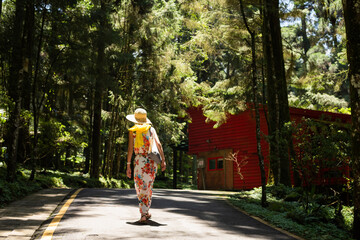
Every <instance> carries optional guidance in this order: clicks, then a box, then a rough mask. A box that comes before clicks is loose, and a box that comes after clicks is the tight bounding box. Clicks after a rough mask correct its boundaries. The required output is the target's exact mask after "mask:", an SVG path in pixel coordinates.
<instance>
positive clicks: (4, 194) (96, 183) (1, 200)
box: [0, 167, 133, 207]
mask: <svg viewBox="0 0 360 240" xmlns="http://www.w3.org/2000/svg"><path fill="white" fill-rule="evenodd" d="M29 176H30V171H29V170H27V169H22V170H21V171H19V172H18V173H17V179H16V181H15V182H13V183H8V182H6V181H5V178H6V169H5V168H3V167H0V207H1V206H4V205H5V204H8V203H10V202H12V201H15V200H17V199H20V198H23V197H25V196H26V195H28V194H31V193H33V192H36V191H39V190H40V189H44V188H125V189H129V188H130V187H131V186H132V185H133V183H132V181H131V180H129V179H128V178H127V177H126V176H123V178H121V179H114V178H111V179H109V178H103V177H101V178H100V179H93V178H90V177H89V175H88V174H82V173H72V174H69V173H63V172H59V171H47V172H44V173H40V174H37V176H36V178H35V179H34V181H29V180H28V178H29Z"/></svg>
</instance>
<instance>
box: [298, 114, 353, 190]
mask: <svg viewBox="0 0 360 240" xmlns="http://www.w3.org/2000/svg"><path fill="white" fill-rule="evenodd" d="M292 132H294V133H296V134H295V137H294V138H295V139H294V142H295V146H294V147H295V149H296V150H297V151H298V153H299V154H298V156H300V157H297V158H295V159H294V160H293V166H294V169H295V170H296V171H297V172H298V173H299V174H300V177H301V179H302V181H303V183H304V185H305V186H314V184H315V181H316V180H319V179H318V178H319V175H318V174H320V173H321V174H322V177H321V178H322V180H324V181H327V180H330V179H331V178H341V177H346V176H345V175H343V174H345V173H342V172H341V170H339V169H340V168H341V167H346V166H347V165H348V164H350V162H349V161H350V156H351V145H350V129H349V126H348V125H346V124H342V123H340V122H335V123H331V122H328V121H326V119H321V120H320V121H316V120H311V119H302V120H301V121H300V122H299V123H297V124H295V123H294V124H293V129H292ZM324 169H328V170H327V171H325V172H322V171H323V170H324Z"/></svg>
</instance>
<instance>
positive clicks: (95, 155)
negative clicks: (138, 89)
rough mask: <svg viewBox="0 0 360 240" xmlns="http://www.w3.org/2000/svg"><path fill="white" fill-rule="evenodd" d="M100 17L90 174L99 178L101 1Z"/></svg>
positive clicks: (102, 19)
mask: <svg viewBox="0 0 360 240" xmlns="http://www.w3.org/2000/svg"><path fill="white" fill-rule="evenodd" d="M100 5H101V17H100V19H99V23H100V24H99V29H98V36H97V52H98V55H97V61H96V82H95V96H94V124H93V132H92V162H91V172H90V176H91V177H92V178H99V176H100V165H101V164H100V163H101V159H100V144H101V135H100V134H101V133H100V131H101V109H102V97H103V84H102V82H103V81H104V75H105V74H104V72H105V71H104V65H105V64H104V61H105V42H104V39H103V36H104V35H103V33H104V30H105V21H106V20H105V17H106V13H105V11H106V10H105V3H104V1H101V3H100Z"/></svg>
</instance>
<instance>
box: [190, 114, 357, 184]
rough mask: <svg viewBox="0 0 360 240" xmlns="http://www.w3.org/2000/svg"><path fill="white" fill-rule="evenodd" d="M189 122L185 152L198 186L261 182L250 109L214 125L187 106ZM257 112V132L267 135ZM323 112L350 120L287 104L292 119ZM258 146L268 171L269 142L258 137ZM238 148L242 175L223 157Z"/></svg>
mask: <svg viewBox="0 0 360 240" xmlns="http://www.w3.org/2000/svg"><path fill="white" fill-rule="evenodd" d="M189 114H190V116H191V118H192V122H191V123H190V124H189V154H192V155H196V157H197V165H198V188H199V189H228V190H231V189H251V188H254V187H259V186H261V180H260V169H259V160H258V156H257V153H256V138H255V116H254V112H253V110H251V109H248V110H246V111H244V112H242V113H240V114H237V115H231V116H230V117H229V118H228V120H227V122H226V123H225V124H223V125H221V126H220V127H219V128H216V129H214V128H213V126H214V124H215V123H214V122H210V123H206V122H205V119H206V118H205V117H204V116H203V113H202V111H201V109H198V108H193V109H190V110H189ZM260 115H261V132H262V133H264V134H265V135H267V133H268V128H267V123H266V120H265V117H264V111H260ZM323 115H326V118H327V119H328V120H329V121H335V120H336V119H338V120H340V121H342V122H345V123H350V121H351V117H350V115H346V114H337V113H329V112H322V111H314V110H306V109H299V108H290V116H291V120H292V121H299V120H300V119H301V118H302V117H306V118H312V119H320V118H321V117H322V116H323ZM262 139H263V140H262V142H261V146H262V153H263V156H264V161H265V171H266V173H267V177H268V175H269V159H268V153H269V146H268V143H267V142H266V141H265V140H264V138H262ZM235 152H238V156H237V161H238V162H242V161H247V164H246V165H244V166H243V167H242V168H241V174H242V175H243V178H241V177H240V175H239V174H238V172H237V167H236V166H235V165H234V164H235V163H234V162H232V161H228V160H225V158H227V157H228V155H229V153H235Z"/></svg>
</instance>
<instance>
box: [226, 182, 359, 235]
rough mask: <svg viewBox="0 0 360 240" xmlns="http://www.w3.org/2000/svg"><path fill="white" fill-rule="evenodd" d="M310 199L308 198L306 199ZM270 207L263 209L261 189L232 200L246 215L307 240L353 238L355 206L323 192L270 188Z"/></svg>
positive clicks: (247, 192) (236, 196) (240, 193)
mask: <svg viewBox="0 0 360 240" xmlns="http://www.w3.org/2000/svg"><path fill="white" fill-rule="evenodd" d="M304 196H308V197H306V198H305V197H304ZM267 200H268V206H267V207H265V208H264V207H262V206H261V188H256V189H253V190H250V191H243V192H239V193H238V194H235V195H232V196H231V197H230V198H229V201H230V203H231V204H233V205H234V206H236V207H238V208H240V209H241V210H243V211H245V212H246V213H248V214H250V215H252V216H256V217H259V218H261V219H263V220H265V221H266V222H268V223H270V224H271V225H274V226H276V227H279V228H281V229H284V230H286V231H288V232H291V233H293V234H295V235H297V236H300V237H302V238H304V239H307V240H312V239H313V240H315V239H316V240H327V239H331V240H332V239H339V240H340V239H344V240H349V239H351V228H352V223H353V207H348V206H345V205H341V204H339V203H340V202H339V201H341V199H339V198H338V196H336V195H334V196H332V197H327V195H325V194H323V193H315V192H313V193H311V194H310V196H309V195H308V193H305V192H304V190H303V189H301V188H291V187H286V186H284V185H280V186H268V187H267Z"/></svg>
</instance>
